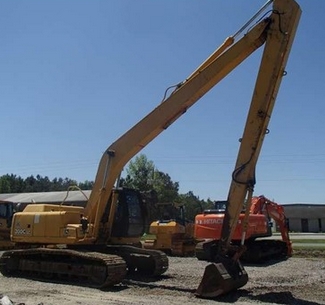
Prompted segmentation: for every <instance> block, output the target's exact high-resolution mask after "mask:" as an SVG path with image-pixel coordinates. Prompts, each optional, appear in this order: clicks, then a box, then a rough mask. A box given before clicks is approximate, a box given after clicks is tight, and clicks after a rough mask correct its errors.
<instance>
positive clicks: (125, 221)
mask: <svg viewBox="0 0 325 305" xmlns="http://www.w3.org/2000/svg"><path fill="white" fill-rule="evenodd" d="M114 192H115V193H117V194H118V196H117V198H118V199H117V202H116V208H115V218H114V222H113V226H112V234H111V237H139V236H142V235H143V233H144V231H145V220H146V217H147V212H146V211H147V208H146V206H145V203H144V201H143V200H142V197H141V194H140V192H139V191H137V190H134V189H130V188H116V189H114ZM111 200H112V197H110V200H109V203H108V204H107V205H106V210H105V213H104V214H103V218H102V223H105V222H107V221H108V215H109V208H110V205H111Z"/></svg>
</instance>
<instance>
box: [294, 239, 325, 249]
mask: <svg viewBox="0 0 325 305" xmlns="http://www.w3.org/2000/svg"><path fill="white" fill-rule="evenodd" d="M291 241H292V243H294V244H300V243H302V244H324V247H325V239H305V238H302V239H292V240H291Z"/></svg>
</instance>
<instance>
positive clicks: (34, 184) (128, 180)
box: [0, 154, 213, 221]
mask: <svg viewBox="0 0 325 305" xmlns="http://www.w3.org/2000/svg"><path fill="white" fill-rule="evenodd" d="M93 184H94V182H93V181H88V180H87V181H84V182H78V181H75V180H73V179H70V178H54V179H52V180H51V179H49V177H47V176H45V177H42V176H41V175H36V176H33V175H31V176H29V177H26V178H25V179H24V178H22V177H20V176H17V175H14V174H6V175H3V176H0V193H31V192H53V191H66V190H67V189H68V188H69V187H70V186H78V187H79V188H80V189H81V190H91V189H92V187H93ZM119 186H123V187H130V188H134V189H137V190H139V191H140V192H143V193H145V192H150V191H154V192H155V194H156V196H157V202H156V203H154V206H151V207H150V208H149V211H150V218H151V219H155V218H158V217H160V216H161V215H159V210H158V207H157V203H172V204H175V205H176V206H184V207H185V211H186V217H187V218H188V219H189V220H192V221H193V220H194V218H195V215H196V214H198V213H200V212H201V211H202V210H203V209H208V208H213V201H212V200H210V199H207V200H203V199H200V198H199V196H197V195H195V194H194V193H193V192H192V191H188V192H187V193H185V194H181V193H180V192H179V182H175V181H173V180H172V179H171V177H170V176H169V175H168V174H167V173H164V172H162V171H160V170H158V169H157V168H156V167H155V165H154V162H153V161H150V160H148V158H147V157H146V155H144V154H140V155H139V156H136V157H135V159H134V160H131V161H130V162H129V164H128V166H127V168H126V176H125V177H122V178H121V179H120V181H119Z"/></svg>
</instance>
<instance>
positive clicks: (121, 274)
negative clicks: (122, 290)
mask: <svg viewBox="0 0 325 305" xmlns="http://www.w3.org/2000/svg"><path fill="white" fill-rule="evenodd" d="M167 269H168V258H167V256H166V254H165V253H163V252H161V251H157V250H145V249H141V248H137V247H134V246H120V245H119V246H111V245H109V246H107V247H91V248H90V247H89V249H88V250H87V248H82V249H78V248H75V249H58V248H31V249H22V250H15V251H6V252H4V254H3V255H2V256H1V258H0V271H1V273H2V274H3V275H5V276H17V275H19V276H20V277H27V278H32V279H38V280H44V279H46V280H47V281H55V282H66V283H69V284H74V285H86V286H90V287H94V288H105V287H109V286H113V285H116V284H118V283H121V282H122V281H123V279H124V278H125V277H126V276H127V274H139V275H145V276H149V277H156V276H160V275H162V274H163V273H164V272H165V271H166V270H167Z"/></svg>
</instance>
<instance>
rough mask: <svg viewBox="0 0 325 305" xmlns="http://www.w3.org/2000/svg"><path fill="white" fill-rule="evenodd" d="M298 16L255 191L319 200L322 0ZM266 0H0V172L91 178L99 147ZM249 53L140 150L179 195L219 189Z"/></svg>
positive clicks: (249, 84)
mask: <svg viewBox="0 0 325 305" xmlns="http://www.w3.org/2000/svg"><path fill="white" fill-rule="evenodd" d="M298 2H299V4H300V6H301V8H302V10H303V13H302V17H301V20H300V24H299V28H298V31H297V35H296V39H295V42H294V45H293V48H292V51H291V54H290V58H289V61H288V64H287V68H286V70H287V72H288V75H287V76H286V77H285V78H284V79H283V81H282V85H281V88H280V92H279V94H278V99H277V102H276V105H275V108H274V111H273V116H272V118H271V122H270V125H269V129H270V134H269V135H268V136H267V137H266V138H265V141H264V145H263V148H262V152H261V156H260V159H259V162H258V164H257V172H256V177H257V183H256V187H255V194H256V195H261V194H264V195H265V196H266V197H269V198H270V199H274V200H276V201H277V202H279V203H297V202H299V203H300V202H308V203H325V192H324V184H325V144H324V139H323V138H324V134H325V124H324V119H323V117H324V115H325V103H324V90H325V82H324V80H325V60H324V54H325V53H324V52H325V45H324V41H325V40H324V38H325V37H324V36H325V35H324V28H325V19H324V11H325V1H323V0H314V1H309V0H300V1H298ZM264 3H265V1H257V0H256V1H235V0H231V1H212V0H205V1H194V0H178V1H175V0H156V1H152V0H151V1H150V0H138V1H131V0H128V1H126V0H121V1H96V0H92V1H80V0H78V1H77V0H75V1H32V0H30V1H1V11H2V18H1V20H0V29H1V30H0V31H1V44H0V67H1V69H0V99H1V105H2V109H1V112H0V119H1V126H2V131H1V133H0V140H1V146H2V149H1V151H0V160H1V163H0V175H3V174H7V173H9V174H11V173H13V174H16V175H19V176H22V177H27V176H29V175H37V174H40V175H42V176H48V177H49V178H50V179H53V178H55V177H69V178H71V179H75V180H77V181H85V180H94V178H95V174H96V171H97V165H98V162H99V160H100V157H101V155H102V153H103V152H104V151H105V149H106V148H107V147H108V146H109V145H110V144H111V143H112V142H114V141H115V140H116V139H117V138H118V137H119V136H121V135H122V134H123V133H124V132H126V131H127V130H128V129H129V128H131V127H132V126H133V125H134V124H135V123H137V121H139V120H140V119H142V118H143V117H144V116H145V115H146V114H147V113H149V112H150V111H151V110H152V109H154V108H155V106H156V105H158V104H159V103H160V101H161V99H162V98H163V95H164V91H165V89H166V88H167V87H169V86H170V85H173V84H175V83H178V82H180V81H182V80H184V79H185V78H186V77H187V76H188V75H190V74H191V72H192V71H193V70H194V69H196V67H197V66H198V65H199V64H200V63H201V62H202V61H204V60H205V59H206V58H207V57H208V56H209V55H210V54H211V53H212V52H213V51H214V49H215V48H216V47H218V46H219V45H220V44H221V43H222V42H223V40H224V39H225V38H226V37H227V36H229V35H231V34H233V33H235V32H236V31H237V30H238V29H239V28H240V27H241V26H242V25H243V24H244V23H245V22H246V21H247V20H248V19H249V18H250V17H251V16H252V15H253V14H254V13H255V12H256V11H257V10H258V9H259V8H260V7H261V6H262V5H263V4H264ZM260 54H261V52H260V51H257V52H255V53H254V54H253V55H252V56H251V57H250V58H249V59H248V60H246V61H245V62H244V63H243V64H242V65H241V66H240V67H238V68H237V69H236V70H235V71H233V72H232V73H231V74H230V75H229V76H228V77H227V78H226V79H224V80H223V81H222V82H221V83H219V84H218V85H217V86H216V87H215V88H213V89H212V90H211V91H210V92H209V93H208V94H207V95H206V96H204V97H203V98H202V99H201V100H200V101H198V102H197V104H196V105H194V106H193V107H192V108H191V109H190V110H189V111H188V112H187V113H186V114H185V115H184V116H182V117H181V118H180V119H179V120H178V121H176V122H175V123H174V124H173V125H172V126H171V127H169V128H168V129H167V130H166V131H165V132H163V133H162V134H161V135H160V136H159V137H158V138H156V139H155V140H154V141H153V142H151V143H150V144H149V145H148V146H147V147H146V148H144V149H143V150H142V153H144V154H146V156H147V157H148V159H149V160H152V161H153V162H154V164H155V165H156V167H157V168H158V169H159V170H160V171H163V172H165V173H168V174H169V175H170V176H171V178H172V180H173V181H178V182H179V185H180V192H181V193H186V192H188V191H193V192H194V194H195V195H197V196H199V197H200V198H201V199H207V198H210V199H212V200H218V199H219V200H220V199H224V198H226V196H227V194H228V188H229V184H230V179H231V172H232V170H233V168H234V164H235V160H236V156H237V151H238V139H239V138H240V137H241V135H242V131H243V127H244V123H245V119H246V114H247V109H248V106H249V103H250V99H251V95H252V91H253V88H254V82H255V78H256V72H257V69H258V66H259V60H260Z"/></svg>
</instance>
